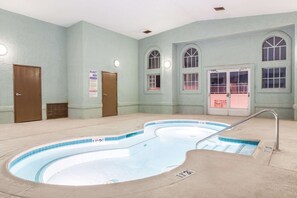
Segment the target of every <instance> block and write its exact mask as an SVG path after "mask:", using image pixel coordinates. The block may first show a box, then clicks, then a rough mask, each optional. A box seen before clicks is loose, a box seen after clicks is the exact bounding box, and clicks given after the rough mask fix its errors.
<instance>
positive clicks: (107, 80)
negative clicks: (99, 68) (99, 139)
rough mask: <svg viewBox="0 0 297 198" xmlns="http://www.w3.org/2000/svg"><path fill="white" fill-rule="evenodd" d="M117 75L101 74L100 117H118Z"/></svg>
mask: <svg viewBox="0 0 297 198" xmlns="http://www.w3.org/2000/svg"><path fill="white" fill-rule="evenodd" d="M117 93H118V88H117V73H109V72H102V105H103V107H102V116H103V117H106V116H114V115H118V96H117V95H118V94H117Z"/></svg>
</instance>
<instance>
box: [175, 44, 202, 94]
mask: <svg viewBox="0 0 297 198" xmlns="http://www.w3.org/2000/svg"><path fill="white" fill-rule="evenodd" d="M191 48H194V49H196V50H197V52H198V67H184V57H185V53H186V52H187V51H188V50H189V49H191ZM179 59H180V60H179V63H180V64H179V66H178V70H179V72H178V73H179V78H178V81H179V87H180V88H179V92H180V94H181V95H183V94H190V95H194V94H201V93H202V90H201V89H202V84H201V82H202V80H201V79H202V66H201V50H200V48H199V47H198V46H197V45H196V44H187V45H185V46H183V48H182V50H181V51H180V55H179ZM196 73H197V74H198V89H197V90H184V89H183V88H184V74H196Z"/></svg>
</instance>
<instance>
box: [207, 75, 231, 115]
mask: <svg viewBox="0 0 297 198" xmlns="http://www.w3.org/2000/svg"><path fill="white" fill-rule="evenodd" d="M209 78H210V88H209V102H210V105H209V107H210V108H209V114H217V115H227V114H228V109H227V107H228V104H227V103H228V100H227V72H211V73H210V77H209Z"/></svg>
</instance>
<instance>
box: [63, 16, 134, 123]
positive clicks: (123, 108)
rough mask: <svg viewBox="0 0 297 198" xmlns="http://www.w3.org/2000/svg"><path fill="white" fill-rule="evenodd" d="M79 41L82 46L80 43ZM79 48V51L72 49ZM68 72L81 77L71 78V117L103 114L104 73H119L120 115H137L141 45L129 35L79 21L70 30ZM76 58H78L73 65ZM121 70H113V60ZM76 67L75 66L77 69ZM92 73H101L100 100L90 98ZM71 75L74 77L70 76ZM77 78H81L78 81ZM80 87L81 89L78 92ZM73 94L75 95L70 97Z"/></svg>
mask: <svg viewBox="0 0 297 198" xmlns="http://www.w3.org/2000/svg"><path fill="white" fill-rule="evenodd" d="M77 42H78V43H79V44H77ZM76 44H77V45H78V46H76V47H79V48H80V50H79V51H77V50H76V49H72V47H73V45H76ZM68 52H69V53H70V54H69V56H68V70H69V74H70V72H71V71H70V70H71V68H73V69H74V70H75V71H74V72H73V73H74V74H77V73H79V74H78V76H73V75H69V82H68V88H69V107H70V109H69V110H70V111H69V113H70V117H74V118H76V117H78V118H96V117H100V116H101V113H102V109H101V108H102V96H101V86H102V85H101V72H102V71H108V72H116V73H117V74H118V107H119V108H118V110H119V114H126V113H135V112H138V65H137V63H138V61H137V60H138V42H137V40H135V39H132V38H129V37H127V36H124V35H121V34H118V33H115V32H112V31H109V30H106V29H103V28H100V27H97V26H95V25H92V24H90V23H87V22H80V23H78V24H76V25H74V26H72V27H71V28H69V30H68ZM73 56H77V57H76V58H75V59H76V60H77V61H74V62H73V64H71V60H73ZM115 59H118V60H119V61H120V67H118V68H115V67H114V64H113V62H114V60H115ZM74 65H75V66H74ZM73 66H74V67H73ZM90 70H96V71H97V72H98V77H99V78H98V97H97V98H90V97H89V93H88V86H89V81H88V77H89V76H88V75H89V71H90ZM71 76H72V77H71ZM77 79H80V80H79V82H77ZM78 87H79V90H78ZM70 93H73V94H70Z"/></svg>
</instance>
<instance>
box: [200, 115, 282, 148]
mask: <svg viewBox="0 0 297 198" xmlns="http://www.w3.org/2000/svg"><path fill="white" fill-rule="evenodd" d="M265 112H269V113H271V114H273V116H274V118H275V136H276V145H275V150H279V116H278V114H277V113H276V112H275V111H274V110H272V109H263V110H261V111H259V112H257V113H255V114H253V115H251V116H249V117H247V118H246V119H244V120H241V121H239V122H237V123H235V124H232V125H230V126H228V127H226V128H224V129H222V130H220V131H218V132H216V133H214V134H212V135H210V136H207V137H205V138H203V139H201V140H199V141H198V142H197V143H196V149H197V147H198V145H199V144H200V143H201V142H203V141H204V140H206V139H208V138H211V137H214V136H216V135H218V134H220V133H223V132H225V131H227V130H229V129H232V128H234V127H236V126H238V125H240V124H242V123H245V122H246V121H248V120H250V119H252V118H254V117H257V116H258V115H260V114H262V113H265Z"/></svg>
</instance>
